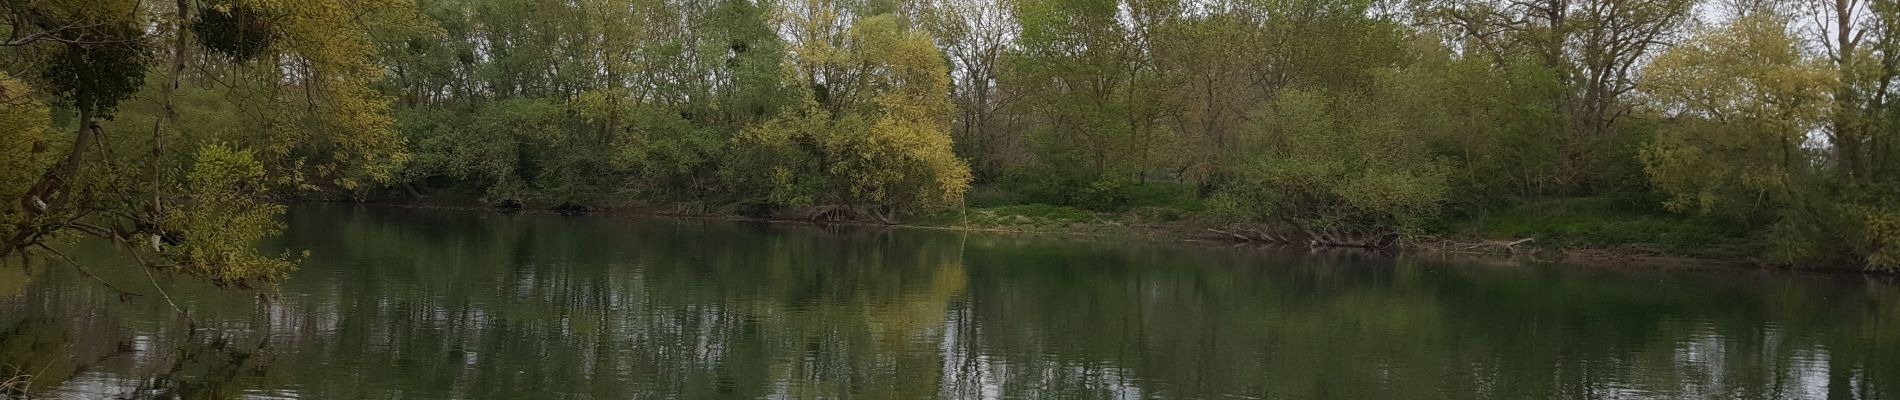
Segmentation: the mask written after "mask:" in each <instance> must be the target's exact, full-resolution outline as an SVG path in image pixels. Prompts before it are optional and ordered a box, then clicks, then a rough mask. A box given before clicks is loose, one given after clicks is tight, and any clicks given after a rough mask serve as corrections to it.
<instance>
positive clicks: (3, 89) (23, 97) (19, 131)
mask: <svg viewBox="0 0 1900 400" xmlns="http://www.w3.org/2000/svg"><path fill="white" fill-rule="evenodd" d="M49 114H50V113H49V112H48V110H47V107H46V105H45V104H43V103H41V102H39V101H38V100H37V99H35V97H34V96H33V93H32V92H31V89H30V88H29V87H28V86H27V85H26V84H25V83H24V82H20V81H17V80H14V79H13V78H12V77H9V76H7V74H6V73H4V72H0V154H4V155H6V157H0V199H9V200H18V199H22V197H23V196H25V195H26V194H27V191H28V189H30V188H31V187H32V186H33V185H34V183H36V182H37V181H38V180H39V178H40V176H41V175H42V174H45V173H46V169H47V168H49V167H51V166H52V164H53V161H54V158H53V154H54V153H53V152H52V151H49V149H48V147H49V146H51V145H52V143H50V142H51V140H52V139H53V137H54V136H53V134H52V131H51V130H52V126H51V125H52V118H51V116H50V115H49ZM29 201H30V200H29ZM30 206H31V205H28V204H23V203H22V202H12V203H9V204H4V205H0V237H13V236H14V235H15V234H16V233H17V232H15V231H14V230H15V229H17V227H18V226H19V224H20V223H21V222H23V220H24V219H26V218H28V217H29V215H30V214H28V212H29V210H27V209H24V208H23V207H30Z"/></svg>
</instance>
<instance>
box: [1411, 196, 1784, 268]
mask: <svg viewBox="0 0 1900 400" xmlns="http://www.w3.org/2000/svg"><path fill="white" fill-rule="evenodd" d="M1442 229H1443V230H1444V232H1443V233H1445V234H1449V235H1451V236H1462V237H1480V238H1486V239H1520V238H1536V239H1537V243H1538V245H1539V246H1545V247H1591V248H1604V249H1626V250H1650V251H1661V252H1667V253H1672V254H1685V255H1737V254H1746V253H1748V249H1749V245H1748V241H1747V239H1746V235H1745V234H1742V233H1736V232H1734V231H1732V230H1731V229H1729V228H1727V227H1724V226H1722V225H1721V224H1719V223H1716V222H1714V221H1710V220H1706V219H1700V218H1692V217H1687V216H1682V215H1678V214H1672V213H1668V212H1664V211H1659V210H1654V209H1643V208H1640V207H1631V206H1629V205H1627V204H1624V203H1623V202H1619V201H1616V200H1612V199H1610V198H1606V197H1585V198H1570V199H1554V200H1539V201H1531V202H1526V203H1523V204H1519V205H1518V206H1516V207H1513V208H1510V209H1506V210H1503V211H1498V212H1492V213H1488V214H1483V215H1476V216H1472V217H1468V218H1463V219H1455V220H1450V221H1446V224H1445V225H1444V226H1443V228H1442Z"/></svg>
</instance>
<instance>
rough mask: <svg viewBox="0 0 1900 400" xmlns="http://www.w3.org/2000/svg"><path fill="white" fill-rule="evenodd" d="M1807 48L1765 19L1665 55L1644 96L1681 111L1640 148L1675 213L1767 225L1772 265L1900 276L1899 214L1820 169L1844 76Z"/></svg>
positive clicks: (1777, 18) (1883, 199)
mask: <svg viewBox="0 0 1900 400" xmlns="http://www.w3.org/2000/svg"><path fill="white" fill-rule="evenodd" d="M1801 46H1802V44H1801V42H1800V41H1799V40H1798V39H1796V38H1794V37H1793V36H1792V35H1791V34H1790V29H1789V27H1788V19H1787V17H1785V16H1781V15H1778V14H1775V13H1772V12H1766V11H1763V12H1756V13H1751V14H1749V15H1746V16H1743V17H1741V18H1739V19H1737V20H1735V21H1734V22H1731V23H1729V24H1727V25H1725V26H1722V27H1719V28H1717V29H1712V30H1709V31H1706V32H1701V33H1699V34H1697V35H1696V36H1695V37H1693V38H1691V39H1690V40H1689V41H1688V42H1686V43H1684V44H1682V45H1679V46H1677V47H1675V48H1673V49H1670V50H1669V51H1668V52H1665V53H1663V54H1662V55H1661V56H1659V57H1657V59H1656V61H1655V63H1654V65H1653V66H1651V67H1650V69H1649V70H1648V71H1647V73H1646V76H1645V79H1644V82H1643V83H1644V91H1645V92H1646V93H1648V94H1649V95H1650V96H1652V97H1653V98H1655V99H1656V100H1657V102H1658V104H1657V106H1658V107H1659V108H1660V109H1662V110H1665V111H1667V112H1670V113H1671V114H1673V115H1672V116H1671V117H1672V120H1671V124H1670V125H1669V126H1668V127H1667V128H1665V129H1663V130H1662V131H1661V132H1659V133H1658V135H1657V137H1656V138H1655V140H1654V141H1653V142H1652V143H1651V144H1650V145H1649V146H1647V147H1646V148H1645V149H1644V150H1643V162H1644V165H1645V169H1646V171H1647V172H1648V175H1649V178H1650V181H1651V183H1652V184H1653V185H1655V187H1656V188H1657V189H1658V190H1659V191H1661V192H1662V193H1664V194H1666V195H1668V196H1669V200H1668V203H1667V204H1666V205H1667V206H1668V207H1669V208H1670V209H1672V210H1676V211H1679V212H1685V213H1696V214H1705V215H1713V216H1719V217H1724V218H1727V219H1732V220H1741V221H1744V222H1749V223H1756V224H1765V225H1766V226H1767V228H1766V229H1765V230H1764V231H1763V232H1762V233H1763V235H1764V236H1766V237H1767V238H1766V239H1767V244H1768V245H1769V247H1770V248H1769V249H1768V250H1769V253H1770V255H1771V256H1773V257H1774V261H1777V262H1781V263H1797V262H1801V263H1806V262H1830V261H1833V262H1853V263H1860V264H1863V265H1865V266H1867V267H1870V268H1881V269H1893V268H1900V212H1896V211H1895V210H1896V209H1900V207H1896V204H1894V203H1893V200H1891V197H1890V196H1878V195H1876V196H1861V195H1858V194H1859V192H1856V191H1853V190H1843V189H1842V188H1845V187H1851V182H1840V181H1839V179H1842V178H1841V177H1842V176H1843V175H1840V174H1833V173H1828V171H1825V170H1824V167H1825V166H1826V165H1827V162H1828V161H1830V160H1829V158H1830V157H1829V155H1830V153H1831V151H1830V150H1832V148H1830V147H1829V146H1838V144H1831V143H1822V142H1819V141H1816V140H1813V139H1812V138H1813V137H1815V136H1817V135H1816V134H1815V132H1817V131H1820V130H1822V128H1823V127H1824V126H1828V125H1829V124H1831V123H1835V122H1837V121H1835V120H1834V118H1835V117H1837V113H1836V109H1837V107H1842V106H1846V105H1848V104H1843V103H1842V102H1840V99H1839V98H1838V97H1834V96H1833V94H1834V93H1831V91H1832V90H1835V89H1836V88H1837V85H1838V83H1839V81H1840V79H1841V77H1842V72H1841V71H1840V70H1838V69H1835V68H1832V67H1831V66H1830V65H1829V64H1828V63H1827V62H1826V61H1820V60H1813V59H1809V58H1807V57H1805V56H1804V55H1803V53H1802V50H1801V49H1802V47H1801ZM1832 161H1837V162H1838V161H1839V160H1832ZM1866 197H1871V198H1866Z"/></svg>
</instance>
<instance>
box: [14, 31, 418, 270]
mask: <svg viewBox="0 0 1900 400" xmlns="http://www.w3.org/2000/svg"><path fill="white" fill-rule="evenodd" d="M405 4H407V3H405V2H402V1H397V0H383V1H372V2H361V1H343V0H316V1H301V0H299V1H291V0H179V1H176V2H171V3H169V4H168V3H164V2H160V3H149V2H139V1H134V0H107V1H85V2H72V1H37V0H27V1H10V2H6V3H4V4H0V16H4V19H0V24H4V25H3V28H0V29H4V31H6V32H10V33H11V34H12V35H13V38H12V39H9V40H8V41H7V42H6V43H5V47H4V48H0V51H3V52H4V53H6V54H7V55H8V57H6V59H7V61H6V64H7V67H9V68H11V69H16V70H20V71H28V72H29V73H26V74H22V76H20V77H18V78H0V88H4V90H0V99H4V101H3V102H0V104H4V105H3V106H0V117H4V118H6V119H7V120H8V122H9V123H8V124H7V125H8V126H9V127H8V128H4V132H0V134H4V136H5V137H4V139H0V143H4V145H3V146H4V150H5V151H7V153H6V154H5V158H6V159H7V160H8V161H7V162H8V165H7V166H8V167H9V168H7V172H6V173H5V174H4V175H0V179H4V180H5V181H4V182H0V188H4V190H5V192H4V193H0V195H5V196H8V197H9V198H8V200H9V201H8V207H6V208H5V209H3V210H0V224H3V225H5V226H6V227H5V228H4V232H0V233H4V234H5V235H4V237H0V257H4V256H18V257H21V258H23V259H24V258H28V257H31V256H33V255H36V254H44V255H52V256H54V257H57V258H64V257H63V256H62V255H59V253H58V251H57V250H56V249H55V247H54V246H49V245H48V243H49V242H51V241H54V240H57V239H60V238H63V237H70V236H94V237H99V238H103V239H106V240H110V241H113V242H116V243H119V244H121V245H122V246H121V247H123V248H126V249H128V251H129V252H130V253H131V254H132V255H133V256H135V257H136V258H138V259H139V260H140V261H141V263H142V264H144V266H146V267H151V268H154V269H157V270H162V271H172V272H180V273H186V274H190V275H194V276H199V277H203V278H206V279H208V280H210V281H212V282H214V283H217V284H220V285H237V286H250V285H257V284H266V285H267V284H270V283H272V282H275V281H277V280H279V279H281V278H283V277H284V276H285V274H287V273H288V272H289V271H290V270H291V269H293V268H295V260H294V259H293V257H291V256H289V255H282V256H267V255H262V254H257V252H256V251H255V250H254V248H253V247H252V246H253V245H254V244H255V243H254V242H255V241H256V240H258V239H260V238H262V237H265V236H269V235H271V234H274V233H275V232H276V231H277V230H278V229H280V228H281V226H280V225H279V224H278V223H277V222H276V221H275V216H276V215H278V214H281V213H282V207H281V206H277V205H273V204H271V203H269V202H266V201H264V199H263V198H262V197H263V194H264V193H265V192H266V191H267V190H270V189H297V188H310V187H319V186H324V187H338V188H346V189H347V188H357V187H362V186H363V185H364V184H365V183H374V182H380V181H386V180H387V179H388V177H389V176H390V174H391V173H392V172H393V171H394V169H395V168H396V166H398V165H399V164H400V163H401V162H402V160H403V159H404V153H403V152H402V147H403V146H402V143H401V142H400V141H399V140H397V139H396V137H395V136H394V134H393V131H392V128H391V126H392V123H393V122H392V120H391V119H390V117H389V116H388V104H389V103H388V101H387V100H386V99H384V98H383V96H382V95H380V94H378V93H377V92H375V91H373V90H372V89H371V88H370V84H371V82H373V81H375V80H376V79H377V78H378V76H379V74H380V71H381V69H380V68H379V67H378V66H377V64H376V63H375V62H374V61H373V60H371V59H370V58H368V57H367V55H368V54H370V53H371V51H370V49H371V47H372V44H373V42H372V39H371V37H370V35H369V32H370V31H371V30H373V29H387V28H388V27H391V26H401V25H403V24H402V23H398V22H394V21H391V20H389V19H387V18H386V17H388V16H396V15H403V14H405V13H413V6H409V7H407V8H405ZM373 24H382V26H381V27H373V26H371V25H373ZM200 63H203V64H200ZM194 66H195V67H196V68H188V67H194ZM152 79H161V81H160V82H162V83H160V84H157V85H149V84H148V82H147V81H148V80H152ZM186 100H189V101H186ZM214 103H215V104H214ZM280 107H281V108H280ZM126 108H131V109H134V111H137V112H122V111H124V110H123V109H126ZM51 111H61V112H62V113H70V115H73V116H75V118H73V119H72V120H71V123H70V125H71V126H68V127H55V126H54V125H53V124H52V122H50V121H47V120H46V119H45V118H44V117H43V116H44V115H47V114H48V113H49V112H51ZM208 113H215V114H221V115H225V116H229V117H231V119H233V120H241V121H244V122H243V123H238V124H224V123H221V121H220V123H204V122H211V121H196V120H189V119H185V118H190V117H193V116H199V115H207V114H208ZM13 121H20V122H21V123H20V124H18V125H15V124H13V123H11V122H13ZM62 122H63V121H62ZM61 132H63V133H61ZM82 269H83V268H82Z"/></svg>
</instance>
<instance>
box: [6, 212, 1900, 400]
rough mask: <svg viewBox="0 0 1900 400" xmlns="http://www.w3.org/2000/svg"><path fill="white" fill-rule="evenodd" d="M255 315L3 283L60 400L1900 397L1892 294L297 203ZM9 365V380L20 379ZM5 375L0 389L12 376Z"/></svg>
mask: <svg viewBox="0 0 1900 400" xmlns="http://www.w3.org/2000/svg"><path fill="white" fill-rule="evenodd" d="M286 220H287V222H288V225H289V228H288V229H287V231H286V232H285V235H284V236H283V237H282V238H280V239H279V240H277V241H275V242H274V243H272V244H271V247H273V248H275V249H288V250H293V251H302V250H308V251H309V252H310V258H308V259H307V260H305V261H303V264H302V267H301V269H300V270H299V271H298V272H296V273H294V274H293V275H292V276H291V279H290V280H289V281H287V282H285V283H284V284H283V285H282V286H281V287H280V288H278V290H277V292H276V293H275V294H274V295H272V296H267V297H265V296H259V295H258V292H256V291H245V290H236V289H223V290H220V289H216V288H213V287H210V286H209V285H206V284H203V283H201V282H198V281H195V280H191V279H188V278H184V277H176V278H173V277H166V276H163V275H160V276H158V278H157V279H156V280H157V283H159V284H161V285H162V287H164V288H165V289H166V293H167V294H169V295H170V296H171V297H172V298H173V300H175V301H176V302H177V303H178V304H179V305H180V306H181V307H183V308H185V309H188V310H190V312H191V314H192V317H193V318H194V319H195V320H196V321H197V323H198V326H197V327H198V328H199V329H196V330H193V329H190V327H189V326H188V324H187V323H186V322H185V320H183V319H181V318H179V317H178V314H177V313H176V312H174V311H173V310H172V308H171V307H170V306H169V305H167V304H166V303H165V302H164V300H162V299H161V298H159V296H155V295H153V294H155V290H154V289H153V283H154V282H152V281H151V280H148V278H146V276H145V275H144V274H143V273H142V272H140V270H138V269H136V268H131V267H129V266H128V265H127V261H126V260H125V259H124V258H123V257H122V256H120V255H119V253H118V252H116V251H113V250H112V249H111V248H110V247H109V246H104V245H101V244H97V243H77V244H73V245H72V246H73V247H74V250H73V253H74V256H75V258H76V259H79V260H80V261H81V263H83V264H86V265H88V266H90V268H92V269H93V270H95V271H97V272H98V273H99V275H101V276H102V277H103V278H104V279H107V280H110V281H112V282H114V283H116V284H117V285H119V286H120V287H124V288H126V289H128V290H131V291H135V292H141V293H146V294H148V295H147V296H143V297H134V298H130V299H128V300H123V301H122V300H121V299H120V298H119V296H117V295H116V294H114V293H115V292H112V291H111V290H110V289H107V288H104V287H103V286H102V285H100V284H97V283H94V282H91V281H88V280H86V279H84V278H83V277H81V275H79V274H78V273H76V272H74V270H73V269H72V268H71V267H69V266H66V265H64V264H52V265H39V264H36V265H34V266H31V267H26V268H22V267H21V266H20V264H19V263H18V262H17V261H15V260H9V262H8V264H6V266H5V267H0V363H4V364H0V370H5V369H7V368H13V369H14V370H16V371H19V370H25V371H28V372H30V373H33V374H34V375H35V376H34V379H33V380H32V382H31V386H30V392H31V393H33V394H35V395H37V396H45V397H53V398H120V397H133V398H149V397H158V398H193V399H196V398H207V399H222V398H299V399H359V398H364V399H384V398H403V399H443V398H473V399H544V398H591V399H624V398H689V399H697V398H735V399H755V398H864V399H915V398H956V399H963V398H970V399H976V398H1026V399H1045V398H1047V399H1067V398H1078V399H1136V398H1182V399H1228V398H1236V399H1238V398H1272V399H1478V398H1493V399H1580V398H1737V399H1753V398H1762V399H1769V398H1817V399H1819V398H1861V399H1873V398H1894V397H1895V396H1900V286H1897V285H1895V284H1893V283H1891V282H1888V281H1887V280H1886V279H1883V278H1876V277H1867V276H1856V275H1812V274H1797V273H1786V272H1772V271H1750V270H1730V269H1720V270H1706V269H1658V268H1605V267H1582V266H1566V265H1558V264H1547V263H1519V262H1510V261H1503V260H1487V259H1482V258H1454V257H1448V256H1437V255H1408V256H1399V257H1393V256H1386V255H1377V254H1366V253H1360V252H1347V251H1336V250H1335V251H1313V250H1305V249H1263V248H1258V247H1236V246H1228V245H1217V244H1206V243H1201V244H1195V243H1157V242H1145V241H1128V240H1120V239H1115V238H1083V237H1062V236H1029V235H1020V234H994V233H966V232H953V231H938V230H918V229H882V228H870V227H820V226H811V225H799V224H758V223H743V222H731V221H715V220H698V219H659V218H622V217H603V216H560V215H535V214H522V215H510V214H499V213H488V212H476V211H451V210H416V209H401V208H379V207H363V206H349V205H306V206H298V207H294V208H292V210H291V212H290V214H289V215H288V216H287V218H286ZM8 366H11V367H8ZM5 378H6V377H0V379H5ZM4 397H6V396H5V395H3V394H0V398H4Z"/></svg>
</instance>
